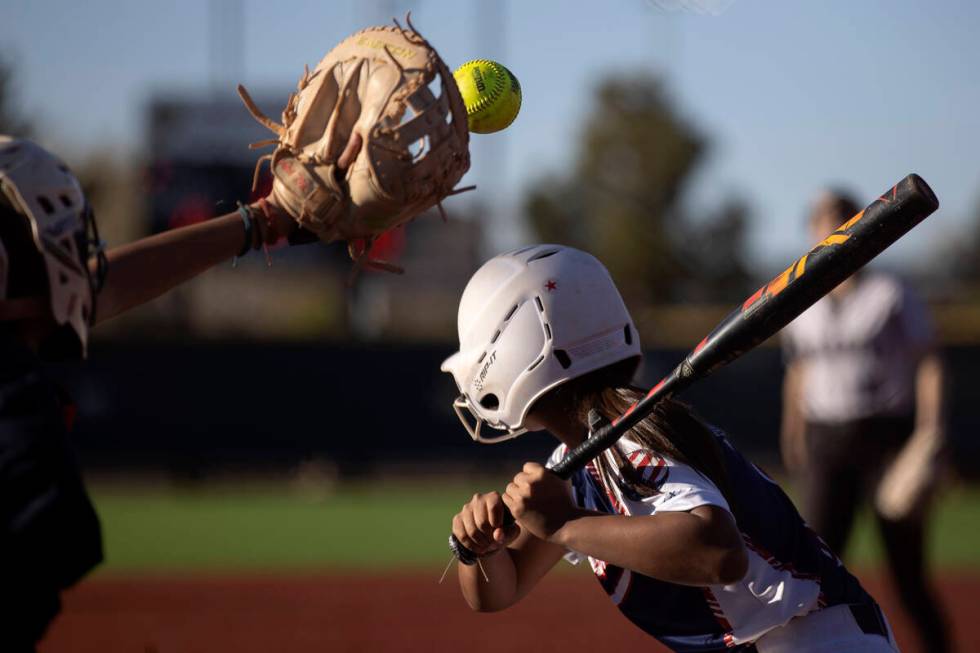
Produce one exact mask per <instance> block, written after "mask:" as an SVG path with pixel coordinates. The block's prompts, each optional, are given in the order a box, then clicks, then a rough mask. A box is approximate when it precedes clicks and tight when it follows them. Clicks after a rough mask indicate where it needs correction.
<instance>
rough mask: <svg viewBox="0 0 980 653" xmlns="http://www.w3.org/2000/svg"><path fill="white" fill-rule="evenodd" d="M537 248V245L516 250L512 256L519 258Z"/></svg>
mask: <svg viewBox="0 0 980 653" xmlns="http://www.w3.org/2000/svg"><path fill="white" fill-rule="evenodd" d="M535 247H537V245H528V246H527V247H521V248H520V249H515V250H514V251H513V252H511V253H510V255H511V256H517V255H518V254H523V253H524V252H526V251H528V250H532V249H534V248H535Z"/></svg>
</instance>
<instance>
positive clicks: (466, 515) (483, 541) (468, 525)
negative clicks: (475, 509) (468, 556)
mask: <svg viewBox="0 0 980 653" xmlns="http://www.w3.org/2000/svg"><path fill="white" fill-rule="evenodd" d="M460 516H461V517H462V519H463V528H464V529H466V534H467V535H468V536H469V538H470V539H471V540H473V542H475V543H476V545H477V546H478V547H479V549H480V551H474V553H480V552H482V550H483V549H485V548H487V547H488V546H491V544H492V542H491V540H490V538H489V537H488V536H487V534H486V533H484V532H483V531H482V530H480V529H479V528H478V527H477V525H476V522H474V521H473V513H472V512H470V511H469V510H464V511H463V512H462V513H460Z"/></svg>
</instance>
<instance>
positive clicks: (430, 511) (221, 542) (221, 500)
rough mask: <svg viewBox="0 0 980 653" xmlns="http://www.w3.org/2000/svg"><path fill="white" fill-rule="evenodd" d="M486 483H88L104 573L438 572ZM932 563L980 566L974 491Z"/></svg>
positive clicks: (945, 509)
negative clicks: (321, 491) (453, 522)
mask: <svg viewBox="0 0 980 653" xmlns="http://www.w3.org/2000/svg"><path fill="white" fill-rule="evenodd" d="M484 486H487V487H494V486H495V484H494V483H493V482H491V483H490V484H487V483H486V482H482V483H476V484H475V485H474V484H472V483H465V484H463V483H442V484H438V485H423V484H419V483H414V484H413V483H404V482H402V483H388V484H385V483H376V484H373V485H370V486H354V487H341V488H340V489H338V490H336V491H334V492H333V493H331V494H329V495H327V496H325V497H322V498H319V499H315V500H314V499H313V498H311V497H310V495H309V494H304V493H302V492H296V491H293V490H291V489H289V487H288V486H286V485H270V484H265V485H258V484H251V485H242V486H237V487H234V486H232V487H228V486H222V487H220V488H208V487H206V486H205V487H204V488H199V489H172V488H171V489H153V490H150V489H143V490H139V489H135V488H120V487H118V486H109V485H104V486H99V485H96V487H95V489H94V491H93V498H94V500H95V503H96V506H97V508H98V511H99V514H100V516H101V518H102V523H103V531H104V537H105V548H106V563H105V564H104V565H103V568H102V569H103V571H105V572H109V573H113V572H125V573H129V572H133V571H145V572H168V571H174V570H188V571H192V570H198V571H200V570H203V569H207V570H209V571H235V570H254V571H261V570H268V571H279V570H289V569H294V570H302V569H311V568H324V569H326V568H329V569H332V570H336V569H345V568H347V569H357V568H361V569H363V568H371V569H375V570H390V569H394V568H405V567H416V568H418V567H439V566H440V565H441V564H444V563H445V562H446V560H447V559H448V552H447V549H446V537H447V535H448V533H449V521H450V519H451V517H452V515H453V514H454V513H455V512H456V511H457V510H458V509H459V506H460V504H462V503H463V502H464V501H466V500H467V499H468V498H469V496H471V494H472V492H473V489H474V488H475V487H484ZM933 526H934V528H933V532H932V547H931V548H932V557H933V559H934V560H935V561H936V563H937V564H939V565H946V566H957V567H963V566H974V567H980V488H958V489H956V490H954V491H950V492H947V493H946V494H945V495H944V496H943V498H942V500H941V502H940V504H939V509H938V510H937V513H936V516H935V518H934V523H933ZM879 560H880V547H879V544H878V542H877V535H876V533H874V530H873V524H872V523H871V521H870V519H868V518H867V516H862V518H861V520H860V523H859V524H858V527H857V530H856V532H855V534H854V538H853V540H852V547H851V555H849V556H848V562H849V563H851V564H855V565H859V566H862V567H867V566H875V565H877V564H878V561H879Z"/></svg>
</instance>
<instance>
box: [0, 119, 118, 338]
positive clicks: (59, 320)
mask: <svg viewBox="0 0 980 653" xmlns="http://www.w3.org/2000/svg"><path fill="white" fill-rule="evenodd" d="M0 219H2V220H3V221H4V223H5V224H3V225H2V229H0V321H13V320H25V319H35V318H44V317H50V318H52V319H53V320H54V323H55V325H56V326H57V327H58V328H57V329H56V331H55V333H54V334H53V335H52V336H51V337H49V338H47V339H46V341H45V342H44V343H43V346H42V351H43V352H44V353H46V354H47V355H49V356H54V357H62V356H68V355H82V356H84V355H85V352H86V346H87V343H88V329H89V326H90V325H91V324H93V323H94V322H95V297H96V295H97V294H98V292H99V290H101V288H102V284H103V282H104V281H105V275H106V270H107V266H106V257H105V252H104V248H105V245H104V243H103V242H102V240H101V239H100V238H99V231H98V226H97V225H96V221H95V215H94V214H93V212H92V209H91V207H90V206H89V204H88V202H87V201H86V199H85V195H84V193H82V188H81V185H80V184H79V182H78V179H76V178H75V176H74V175H73V174H72V173H71V171H70V170H69V169H68V166H66V165H65V164H64V162H62V161H61V160H60V159H58V158H57V157H56V156H54V155H53V154H51V153H50V152H48V151H47V150H45V149H44V148H42V147H40V146H39V145H37V144H35V143H32V142H31V141H27V140H22V139H16V138H12V137H10V136H4V135H0ZM17 221H19V222H20V224H13V223H14V222H17ZM25 250H32V251H25ZM34 251H36V255H39V256H40V259H41V261H42V262H43V265H37V266H32V265H30V264H28V263H29V262H31V261H32V260H33V262H35V263H36V262H37V259H36V255H35V253H34ZM90 261H91V265H90ZM22 262H24V263H22ZM32 270H34V271H35V272H34V274H35V276H41V275H42V274H43V275H44V276H45V277H46V278H45V279H43V280H42V279H38V278H34V279H21V278H19V277H18V275H21V274H31V273H32ZM45 285H46V290H47V292H44V289H45ZM45 295H46V296H45Z"/></svg>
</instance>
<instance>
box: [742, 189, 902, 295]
mask: <svg viewBox="0 0 980 653" xmlns="http://www.w3.org/2000/svg"><path fill="white" fill-rule="evenodd" d="M882 199H884V198H882ZM862 217H864V211H861V212H860V213H858V214H857V215H855V216H854V217H853V218H851V219H850V220H848V221H847V222H845V223H844V224H842V225H841V226H839V227H837V230H836V231H834V233H832V234H830V235H829V236H827V237H826V238H824V239H823V240H822V241H820V244H819V245H817V246H816V247H814V248H813V249H811V250H810V251H809V252H807V253H806V254H804V255H803V256H801V257H800V258H799V259H797V260H796V262H795V263H793V264H792V265H791V266H789V267H788V268H786V269H785V270H783V271H782V272H781V273H780V274H778V275H777V276H776V278H775V279H773V280H772V281H770V282H769V283H767V284H766V285H764V286H762V287H761V288H759V289H758V290H756V291H755V293H754V294H753V295H752V296H751V297H749V298H748V299H746V300H745V303H744V304H742V311H746V310H748V309H749V308H751V307H752V306H753V305H754V304H755V303H756V302H757V301H759V300H760V299H763V298H765V299H768V298H770V297H775V296H776V295H778V294H779V293H781V292H783V290H785V289H786V286H788V285H789V284H791V283H793V282H794V281H796V280H797V279H799V278H800V277H802V276H803V274H804V273H805V272H806V261H807V259H808V258H809V257H810V255H811V254H813V253H814V252H816V251H819V250H821V249H823V248H824V247H833V246H834V245H840V244H841V243H846V242H847V240H848V239H849V238H850V237H851V234H849V233H847V230H848V229H850V228H851V227H853V226H854V225H855V224H857V222H858V221H859V220H860V219H861V218H862Z"/></svg>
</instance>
